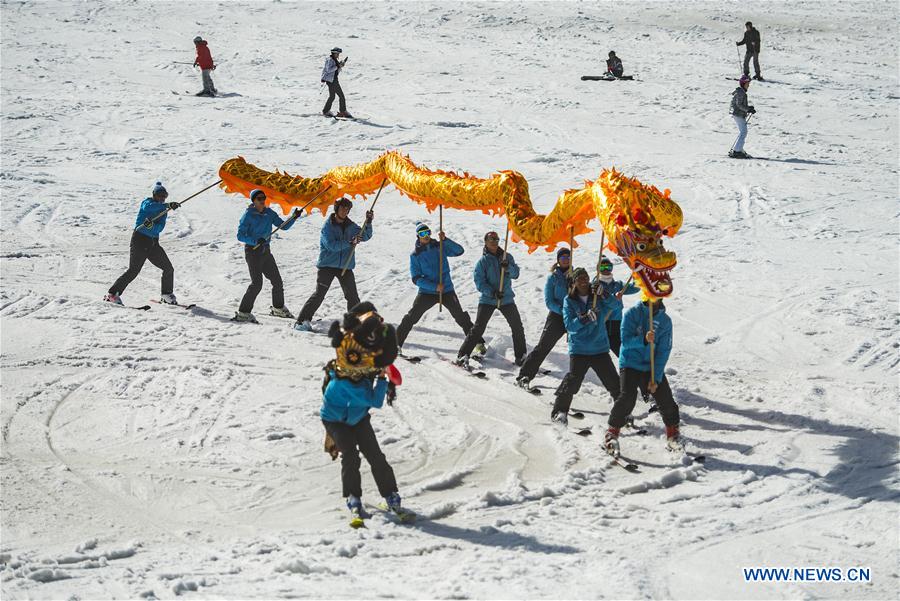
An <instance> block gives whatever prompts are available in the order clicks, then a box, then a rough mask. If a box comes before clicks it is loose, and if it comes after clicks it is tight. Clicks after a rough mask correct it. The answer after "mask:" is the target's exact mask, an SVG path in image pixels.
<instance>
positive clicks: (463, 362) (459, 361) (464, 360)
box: [453, 355, 469, 369]
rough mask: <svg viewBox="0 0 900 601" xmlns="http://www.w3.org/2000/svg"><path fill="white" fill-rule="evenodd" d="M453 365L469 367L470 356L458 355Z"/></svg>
mask: <svg viewBox="0 0 900 601" xmlns="http://www.w3.org/2000/svg"><path fill="white" fill-rule="evenodd" d="M453 365H455V366H457V367H462V368H463V369H469V356H468V355H463V356H462V357H457V358H456V359H454V360H453Z"/></svg>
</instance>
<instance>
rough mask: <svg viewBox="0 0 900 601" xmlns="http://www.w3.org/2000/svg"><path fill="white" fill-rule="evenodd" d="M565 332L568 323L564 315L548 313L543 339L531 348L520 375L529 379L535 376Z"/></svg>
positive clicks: (542, 331) (542, 333)
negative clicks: (564, 319)
mask: <svg viewBox="0 0 900 601" xmlns="http://www.w3.org/2000/svg"><path fill="white" fill-rule="evenodd" d="M565 334H566V324H564V323H563V318H562V315H560V314H559V313H554V312H553V311H550V312H549V313H548V314H547V321H545V322H544V329H543V330H541V339H540V340H538V343H537V345H536V346H535V347H534V348H533V349H531V352H530V353H528V357H526V358H525V363H523V364H522V369H520V370H519V377H520V378H528V379H529V380H530V379H532V378H534V376H535V375H537V372H538V369H540V367H541V364H542V363H543V362H544V359H546V358H547V355H549V354H550V351H552V350H553V347H554V346H556V343H557V342H559V339H560V338H562V337H563V336H565Z"/></svg>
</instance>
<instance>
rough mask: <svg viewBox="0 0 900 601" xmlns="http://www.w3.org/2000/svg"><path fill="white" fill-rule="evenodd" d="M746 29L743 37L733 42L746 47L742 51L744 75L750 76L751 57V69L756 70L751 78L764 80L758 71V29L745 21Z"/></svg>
mask: <svg viewBox="0 0 900 601" xmlns="http://www.w3.org/2000/svg"><path fill="white" fill-rule="evenodd" d="M745 26H746V30H745V31H744V38H743V39H742V40H741V41H740V42H735V44H737V45H738V46H746V47H747V49H746V51H745V52H744V75H746V76H747V77H750V58H751V57H752V58H753V70H754V71H756V75H754V76H753V79H757V80H759V81H765V79H763V76H762V75H761V74H760V72H759V51H760V38H759V30H758V29H756V28H754V27H753V23H751V22H750V21H747V23H746V24H745Z"/></svg>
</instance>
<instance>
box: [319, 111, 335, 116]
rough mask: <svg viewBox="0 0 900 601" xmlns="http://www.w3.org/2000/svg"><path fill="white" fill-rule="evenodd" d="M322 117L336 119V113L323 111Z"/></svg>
mask: <svg viewBox="0 0 900 601" xmlns="http://www.w3.org/2000/svg"><path fill="white" fill-rule="evenodd" d="M322 116H323V117H334V113H332V112H331V111H322Z"/></svg>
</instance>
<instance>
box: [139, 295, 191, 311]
mask: <svg viewBox="0 0 900 601" xmlns="http://www.w3.org/2000/svg"><path fill="white" fill-rule="evenodd" d="M150 302H151V303H156V304H157V305H167V306H169V307H180V308H182V309H188V310H190V309H193V308H194V307H196V306H197V303H190V304H188V305H182V304H181V303H175V304H172V303H164V302H162V301H158V300H155V299H152V298H151V299H150Z"/></svg>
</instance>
